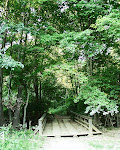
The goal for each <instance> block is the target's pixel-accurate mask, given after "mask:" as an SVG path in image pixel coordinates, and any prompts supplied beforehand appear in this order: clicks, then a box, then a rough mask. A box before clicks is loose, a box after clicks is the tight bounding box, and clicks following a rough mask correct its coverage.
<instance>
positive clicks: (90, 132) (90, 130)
mask: <svg viewBox="0 0 120 150" xmlns="http://www.w3.org/2000/svg"><path fill="white" fill-rule="evenodd" d="M92 135H93V133H92V118H89V136H92Z"/></svg>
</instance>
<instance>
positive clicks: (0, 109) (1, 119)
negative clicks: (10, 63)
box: [0, 0, 8, 126]
mask: <svg viewBox="0 0 120 150" xmlns="http://www.w3.org/2000/svg"><path fill="white" fill-rule="evenodd" d="M4 11H5V19H6V20H7V18H8V0H6V1H5V10H4ZM6 39H7V30H6V31H5V36H4V37H3V43H2V48H1V49H3V48H4V47H5V45H6ZM2 83H3V68H2V67H0V126H2V125H3V123H4V116H3V105H2Z"/></svg>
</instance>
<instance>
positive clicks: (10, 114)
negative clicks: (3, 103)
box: [8, 70, 12, 123]
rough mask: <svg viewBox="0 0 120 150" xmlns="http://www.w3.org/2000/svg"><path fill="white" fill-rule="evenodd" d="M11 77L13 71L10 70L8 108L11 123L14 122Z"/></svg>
mask: <svg viewBox="0 0 120 150" xmlns="http://www.w3.org/2000/svg"><path fill="white" fill-rule="evenodd" d="M11 79H12V71H11V70H10V75H9V90H8V95H9V109H8V115H9V123H11V122H12V113H11V108H10V106H11Z"/></svg>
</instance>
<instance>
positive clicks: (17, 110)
mask: <svg viewBox="0 0 120 150" xmlns="http://www.w3.org/2000/svg"><path fill="white" fill-rule="evenodd" d="M21 102H22V86H21V85H20V86H19V88H18V97H17V100H16V108H15V112H14V120H13V128H14V129H15V128H16V127H18V124H19V116H20V107H21V104H22V103H21Z"/></svg>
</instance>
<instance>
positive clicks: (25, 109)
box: [23, 89, 30, 128]
mask: <svg viewBox="0 0 120 150" xmlns="http://www.w3.org/2000/svg"><path fill="white" fill-rule="evenodd" d="M29 96H30V89H28V94H27V101H26V104H25V106H24V116H23V128H25V122H26V112H27V106H28V102H29Z"/></svg>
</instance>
